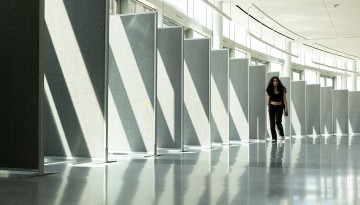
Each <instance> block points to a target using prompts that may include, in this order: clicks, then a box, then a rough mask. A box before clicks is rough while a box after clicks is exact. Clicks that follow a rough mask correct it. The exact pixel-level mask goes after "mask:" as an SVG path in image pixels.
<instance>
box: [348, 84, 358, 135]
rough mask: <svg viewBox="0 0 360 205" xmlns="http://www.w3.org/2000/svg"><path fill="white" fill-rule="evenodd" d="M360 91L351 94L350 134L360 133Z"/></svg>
mask: <svg viewBox="0 0 360 205" xmlns="http://www.w3.org/2000/svg"><path fill="white" fill-rule="evenodd" d="M359 116H360V91H352V92H349V133H350V134H355V133H360V117H359Z"/></svg>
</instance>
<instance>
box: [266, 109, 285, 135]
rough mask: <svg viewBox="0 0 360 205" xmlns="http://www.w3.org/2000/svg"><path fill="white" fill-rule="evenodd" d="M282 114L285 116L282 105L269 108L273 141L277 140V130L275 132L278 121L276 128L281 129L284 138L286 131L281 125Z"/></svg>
mask: <svg viewBox="0 0 360 205" xmlns="http://www.w3.org/2000/svg"><path fill="white" fill-rule="evenodd" d="M282 114H283V109H282V105H270V107H269V118H270V130H271V137H272V138H273V139H277V135H276V130H275V121H276V126H277V128H278V129H279V132H280V136H284V129H283V126H282V124H281V121H282Z"/></svg>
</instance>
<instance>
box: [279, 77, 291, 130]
mask: <svg viewBox="0 0 360 205" xmlns="http://www.w3.org/2000/svg"><path fill="white" fill-rule="evenodd" d="M280 80H281V82H282V84H283V86H285V88H286V101H287V105H288V112H289V115H288V116H284V117H283V128H284V134H285V136H291V117H290V116H291V106H290V103H291V102H290V101H291V79H290V77H281V78H280Z"/></svg>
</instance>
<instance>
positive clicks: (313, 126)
mask: <svg viewBox="0 0 360 205" xmlns="http://www.w3.org/2000/svg"><path fill="white" fill-rule="evenodd" d="M306 129H307V132H306V134H307V135H319V134H320V84H313V85H306Z"/></svg>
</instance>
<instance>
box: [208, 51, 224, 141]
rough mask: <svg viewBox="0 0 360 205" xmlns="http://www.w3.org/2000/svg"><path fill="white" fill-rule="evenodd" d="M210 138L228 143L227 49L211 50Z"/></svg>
mask: <svg viewBox="0 0 360 205" xmlns="http://www.w3.org/2000/svg"><path fill="white" fill-rule="evenodd" d="M210 59H211V60H210V61H211V64H210V67H211V120H210V127H211V139H212V142H216V143H222V144H229V50H227V49H226V50H212V51H211V57H210Z"/></svg>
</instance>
